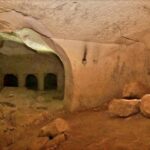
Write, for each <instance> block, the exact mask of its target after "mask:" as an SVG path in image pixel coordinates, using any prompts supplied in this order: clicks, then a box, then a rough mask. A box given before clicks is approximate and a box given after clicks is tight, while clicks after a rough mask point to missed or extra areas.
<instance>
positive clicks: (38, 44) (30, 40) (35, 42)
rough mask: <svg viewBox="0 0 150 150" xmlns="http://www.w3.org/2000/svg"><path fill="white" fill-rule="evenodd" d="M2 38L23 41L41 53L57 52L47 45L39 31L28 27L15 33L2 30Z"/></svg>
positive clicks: (0, 37) (0, 38)
mask: <svg viewBox="0 0 150 150" xmlns="http://www.w3.org/2000/svg"><path fill="white" fill-rule="evenodd" d="M0 40H7V41H14V42H17V43H22V44H25V45H27V46H28V47H30V48H31V49H34V50H36V51H37V52H41V53H44V52H46V53H47V52H51V53H55V51H54V50H53V49H51V48H50V47H49V46H48V45H47V43H46V42H45V41H44V40H43V39H42V37H41V36H40V35H39V34H38V33H36V32H35V31H33V30H31V29H28V28H24V29H21V30H17V31H15V32H14V33H4V32H0Z"/></svg>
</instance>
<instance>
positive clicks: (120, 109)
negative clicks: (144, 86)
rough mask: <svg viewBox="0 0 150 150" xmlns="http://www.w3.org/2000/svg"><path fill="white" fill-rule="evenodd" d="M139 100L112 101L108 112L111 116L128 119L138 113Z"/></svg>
mask: <svg viewBox="0 0 150 150" xmlns="http://www.w3.org/2000/svg"><path fill="white" fill-rule="evenodd" d="M139 105H140V100H137V99H133V100H126V99H114V100H112V101H111V103H110V104H109V112H110V114H111V115H113V116H118V117H128V116H131V115H133V114H136V113H138V112H139Z"/></svg>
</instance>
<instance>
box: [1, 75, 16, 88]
mask: <svg viewBox="0 0 150 150" xmlns="http://www.w3.org/2000/svg"><path fill="white" fill-rule="evenodd" d="M3 83H4V85H3V86H4V87H5V86H7V87H18V78H17V76H15V75H13V74H6V75H5V76H4V81H3Z"/></svg>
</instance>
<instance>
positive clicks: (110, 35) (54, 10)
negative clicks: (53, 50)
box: [0, 0, 150, 43]
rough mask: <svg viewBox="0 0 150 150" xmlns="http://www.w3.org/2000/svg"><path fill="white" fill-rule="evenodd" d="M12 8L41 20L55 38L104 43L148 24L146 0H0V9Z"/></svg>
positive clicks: (148, 8) (136, 30)
mask: <svg viewBox="0 0 150 150" xmlns="http://www.w3.org/2000/svg"><path fill="white" fill-rule="evenodd" d="M11 10H15V11H16V12H18V13H21V14H23V15H25V16H30V17H33V18H36V19H37V20H40V21H41V22H42V23H43V24H44V25H46V26H47V28H48V29H49V31H50V32H51V33H52V36H53V37H54V38H64V39H74V40H84V41H94V42H105V43H107V42H113V41H115V40H116V39H118V38H119V37H121V36H125V35H131V34H133V33H137V32H140V31H144V30H146V29H148V28H149V26H150V15H149V14H150V2H149V1H147V0H142V1H140V0H136V1H135V0H126V1H123V0H105V1H104V0H86V2H85V1H83V0H57V1H56V0H45V1H44V3H43V2H42V1H41V0H36V1H32V3H31V2H30V1H29V0H17V1H16V0H0V12H4V11H11Z"/></svg>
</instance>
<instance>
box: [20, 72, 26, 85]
mask: <svg viewBox="0 0 150 150" xmlns="http://www.w3.org/2000/svg"><path fill="white" fill-rule="evenodd" d="M25 80H26V79H25V75H24V74H18V85H19V87H25Z"/></svg>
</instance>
